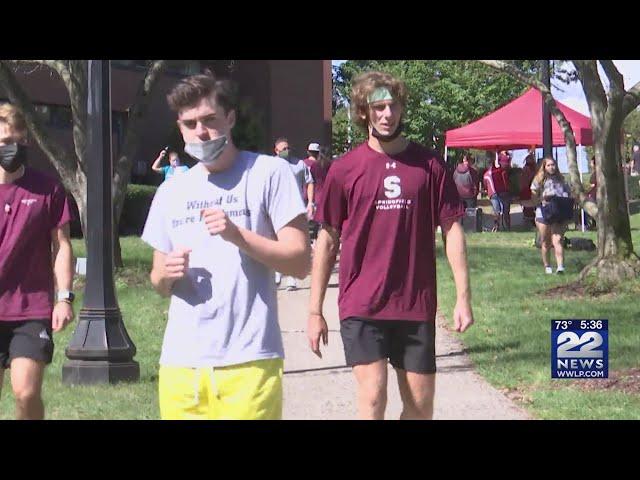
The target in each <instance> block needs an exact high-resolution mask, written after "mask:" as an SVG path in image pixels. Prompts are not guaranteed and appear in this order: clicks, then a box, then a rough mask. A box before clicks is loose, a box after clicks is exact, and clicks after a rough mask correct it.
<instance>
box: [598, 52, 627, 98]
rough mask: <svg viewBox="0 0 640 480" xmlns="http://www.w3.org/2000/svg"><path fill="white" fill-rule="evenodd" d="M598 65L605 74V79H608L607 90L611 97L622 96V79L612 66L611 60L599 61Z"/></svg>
mask: <svg viewBox="0 0 640 480" xmlns="http://www.w3.org/2000/svg"><path fill="white" fill-rule="evenodd" d="M600 65H601V66H602V69H603V70H604V73H606V74H607V78H608V79H609V89H610V91H611V93H612V96H616V97H619V96H623V95H624V78H623V76H622V74H621V73H620V72H619V71H618V69H617V68H616V66H615V65H614V63H613V60H600Z"/></svg>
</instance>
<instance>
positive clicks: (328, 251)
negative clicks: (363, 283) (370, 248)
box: [309, 229, 338, 314]
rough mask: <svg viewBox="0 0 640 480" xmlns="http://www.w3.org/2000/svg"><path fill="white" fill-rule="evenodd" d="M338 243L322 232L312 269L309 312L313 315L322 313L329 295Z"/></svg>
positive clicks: (319, 235)
mask: <svg viewBox="0 0 640 480" xmlns="http://www.w3.org/2000/svg"><path fill="white" fill-rule="evenodd" d="M337 251H338V249H337V245H336V242H335V241H334V240H333V239H332V238H331V236H330V235H329V234H328V233H327V231H326V230H324V229H322V230H320V232H319V234H318V240H317V241H316V247H315V250H314V255H313V267H312V269H311V295H310V299H309V311H310V313H312V314H314V313H315V314H318V313H321V312H322V305H323V304H324V297H325V295H326V293H327V285H328V283H329V278H331V271H332V270H333V267H334V265H335V263H336V255H337Z"/></svg>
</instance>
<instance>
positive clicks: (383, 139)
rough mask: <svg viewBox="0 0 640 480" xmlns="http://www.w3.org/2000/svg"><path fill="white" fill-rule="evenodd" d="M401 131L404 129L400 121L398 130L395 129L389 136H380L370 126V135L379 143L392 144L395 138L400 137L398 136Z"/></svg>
mask: <svg viewBox="0 0 640 480" xmlns="http://www.w3.org/2000/svg"><path fill="white" fill-rule="evenodd" d="M403 129H404V124H403V123H402V120H400V124H399V125H398V128H396V131H395V132H393V133H392V134H391V135H382V134H381V133H380V132H378V131H377V130H376V129H375V128H374V127H373V125H372V126H371V135H373V136H374V137H375V138H377V139H378V140H380V141H381V142H392V141H393V140H395V139H396V138H398V137H399V136H400V134H401V133H402V130H403Z"/></svg>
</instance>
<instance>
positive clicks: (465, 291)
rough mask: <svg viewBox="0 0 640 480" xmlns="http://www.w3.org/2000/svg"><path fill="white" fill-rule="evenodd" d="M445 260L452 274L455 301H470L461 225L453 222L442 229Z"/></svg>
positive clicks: (465, 251)
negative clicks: (455, 295) (447, 261)
mask: <svg viewBox="0 0 640 480" xmlns="http://www.w3.org/2000/svg"><path fill="white" fill-rule="evenodd" d="M443 232H444V237H445V240H446V241H445V248H446V253H447V259H448V260H449V265H451V270H452V272H453V279H454V282H455V285H456V293H457V299H458V300H459V301H468V302H470V301H471V288H470V286H469V268H468V265H467V247H466V242H465V238H464V230H463V228H462V225H461V224H460V223H459V222H457V221H454V222H453V223H452V224H451V226H450V227H449V228H448V229H446V230H445V229H443Z"/></svg>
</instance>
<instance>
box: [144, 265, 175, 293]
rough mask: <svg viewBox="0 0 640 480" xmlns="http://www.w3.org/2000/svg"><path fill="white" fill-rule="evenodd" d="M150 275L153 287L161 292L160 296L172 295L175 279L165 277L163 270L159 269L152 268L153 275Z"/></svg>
mask: <svg viewBox="0 0 640 480" xmlns="http://www.w3.org/2000/svg"><path fill="white" fill-rule="evenodd" d="M149 277H150V280H151V285H153V288H154V289H155V290H156V292H158V293H159V294H160V296H162V297H170V296H171V289H172V288H173V284H174V283H175V280H172V279H170V278H166V277H164V275H163V274H162V272H159V271H158V270H157V269H153V270H151V275H149Z"/></svg>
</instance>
